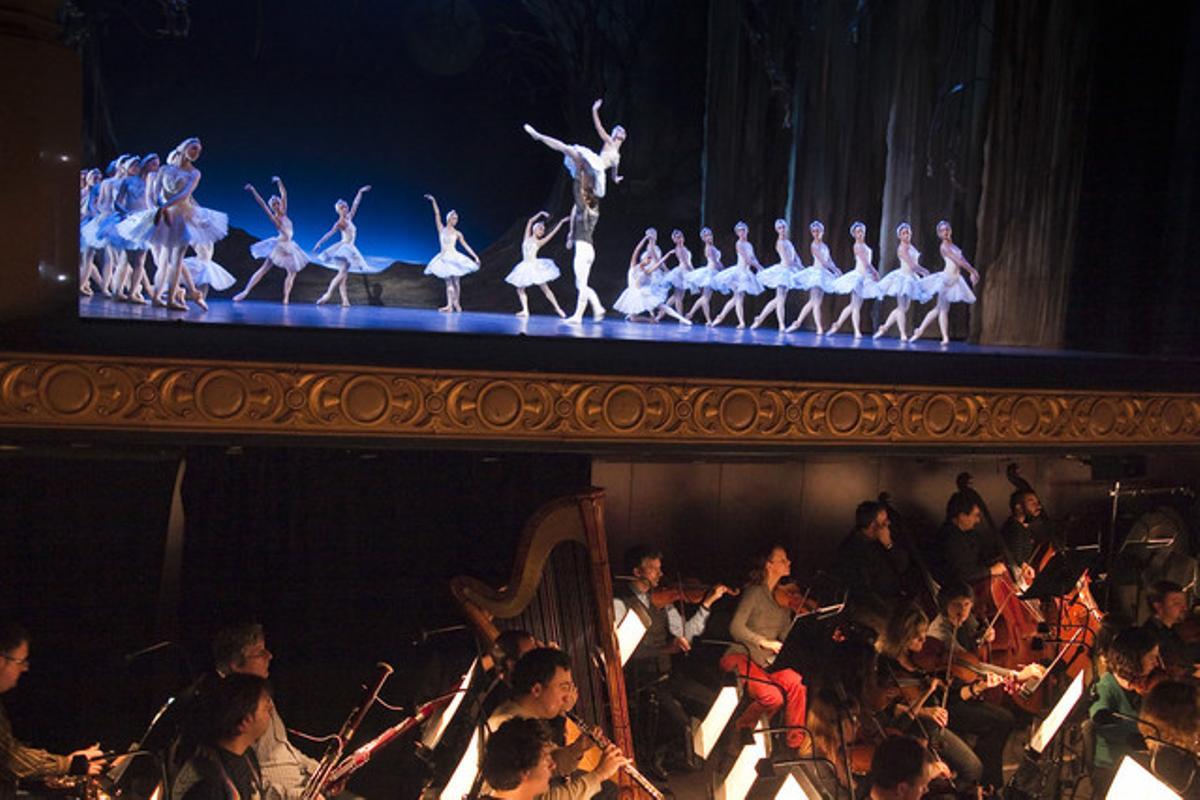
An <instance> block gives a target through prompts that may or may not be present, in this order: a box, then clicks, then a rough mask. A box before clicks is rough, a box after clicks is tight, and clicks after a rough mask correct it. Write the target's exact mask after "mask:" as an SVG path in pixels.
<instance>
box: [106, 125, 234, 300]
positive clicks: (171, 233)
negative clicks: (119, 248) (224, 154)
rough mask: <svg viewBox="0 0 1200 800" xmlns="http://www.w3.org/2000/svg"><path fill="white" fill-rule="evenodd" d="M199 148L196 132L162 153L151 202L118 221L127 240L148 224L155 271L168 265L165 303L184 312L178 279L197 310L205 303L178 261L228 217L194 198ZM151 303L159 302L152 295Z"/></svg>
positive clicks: (214, 236)
mask: <svg viewBox="0 0 1200 800" xmlns="http://www.w3.org/2000/svg"><path fill="white" fill-rule="evenodd" d="M202 152H203V148H202V146H201V144H200V140H199V139H197V138H196V137H191V138H188V139H184V140H183V141H182V142H180V143H179V145H178V146H177V147H176V148H175V149H174V150H172V151H171V155H170V156H168V157H167V164H166V166H164V167H162V168H160V169H159V170H158V175H157V179H156V180H155V181H154V182H153V183H154V194H155V197H154V201H155V202H154V204H153V206H152V207H151V208H150V209H148V210H146V211H141V212H139V213H137V214H133V215H131V216H130V217H129V218H128V219H126V220H125V221H124V222H122V223H121V224H120V226H119V227H118V232H119V233H120V234H121V235H122V236H124V237H125V238H127V239H132V240H135V241H136V240H138V239H139V237H140V236H143V235H145V227H146V225H147V222H149V224H150V225H152V226H153V232H151V233H150V234H149V238H148V240H147V244H148V246H150V247H159V248H161V255H162V258H163V262H162V263H160V265H159V269H160V271H161V270H163V269H165V270H167V273H166V274H167V275H168V276H169V285H168V287H167V306H168V308H171V309H174V310H176V311H186V310H187V303H186V302H185V301H184V300H183V299H181V298H180V296H179V284H180V281H181V280H182V281H186V283H187V284H188V290H189V294H190V295H191V298H192V299H193V300H195V301H196V304H197V305H198V306H200V307H201V308H202V309H205V310H207V309H208V304H207V303H206V302H205V300H204V296H203V295H202V294H201V293H200V291H199V290H198V289H196V286H195V284H194V283H193V282H192V279H191V273H190V272H189V271H188V268H187V266H186V265H185V264H184V263H183V257H184V254H185V253H186V252H187V249H188V247H189V246H190V247H198V246H200V245H205V244H215V243H216V242H217V241H219V240H221V239H223V238H224V237H225V235H226V233H227V232H228V229H229V218H228V217H227V216H226V215H225V214H224V213H222V212H220V211H214V210H213V209H210V208H205V207H203V206H201V205H200V204H199V203H197V202H196V199H195V197H194V194H195V191H196V187H197V186H199V185H200V178H201V175H200V170H198V169H196V166H195V162H196V161H197V160H198V159H199V158H200V154H201V153H202ZM154 301H155V302H156V303H161V302H162V301H161V299H160V298H159V297H157V296H156V297H155V298H154Z"/></svg>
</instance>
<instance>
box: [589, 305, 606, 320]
mask: <svg viewBox="0 0 1200 800" xmlns="http://www.w3.org/2000/svg"><path fill="white" fill-rule="evenodd" d="M605 313H607V312H606V311H605V310H604V309H603V308H602V309H600V310H599V311H597V312H596V313H595V314H593V315H592V321H593V322H604V315H605Z"/></svg>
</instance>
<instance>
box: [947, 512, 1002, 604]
mask: <svg viewBox="0 0 1200 800" xmlns="http://www.w3.org/2000/svg"><path fill="white" fill-rule="evenodd" d="M982 519H983V512H982V511H981V510H980V508H979V503H978V502H976V501H975V500H974V499H973V498H971V497H969V496H968V495H967V494H966V493H964V492H955V493H954V494H952V495H951V496H950V500H949V502H947V503H946V521H945V522H944V523H943V524H942V527H941V530H940V531H938V535H937V537H936V546H935V548H934V551H933V552H931V553H930V562H931V565H932V566H933V567H934V570H935V573H936V574H935V577H936V578H937V579H938V583H940V584H942V585H943V586H944V585H946V584H947V583H950V582H952V581H965V582H966V583H968V584H971V585H974V584H976V583H978V582H979V581H982V580H984V579H986V578H988V577H989V576H991V575H1003V574H1004V573H1005V572H1006V568H1005V566H1004V564H1002V563H1001V556H1000V554H999V553H998V552H996V549H995V548H994V547H993V546H991V543H989V542H987V541H985V540H984V538H983V536H982V534H981V533H980V532H979V531H978V530H977V528H978V527H979V523H980V521H981V520H982Z"/></svg>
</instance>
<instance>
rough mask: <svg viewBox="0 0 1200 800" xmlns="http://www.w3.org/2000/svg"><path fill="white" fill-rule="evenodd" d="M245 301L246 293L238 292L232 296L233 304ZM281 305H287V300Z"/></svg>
mask: <svg viewBox="0 0 1200 800" xmlns="http://www.w3.org/2000/svg"><path fill="white" fill-rule="evenodd" d="M245 299H246V292H238V293H237V294H235V295H234V296H233V302H235V303H240V302H242V301H243V300H245ZM283 304H284V305H287V300H284V301H283Z"/></svg>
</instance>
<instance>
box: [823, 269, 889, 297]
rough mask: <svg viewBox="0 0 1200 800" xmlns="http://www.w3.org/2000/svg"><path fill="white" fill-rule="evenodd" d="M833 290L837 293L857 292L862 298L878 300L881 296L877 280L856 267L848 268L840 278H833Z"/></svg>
mask: <svg viewBox="0 0 1200 800" xmlns="http://www.w3.org/2000/svg"><path fill="white" fill-rule="evenodd" d="M833 291H835V292H837V293H838V294H857V295H858V296H859V297H861V298H862V299H864V300H878V299H879V298H880V297H882V296H883V295H882V294H881V293H880V291H879V282H878V281H876V280H875V279H873V278H872V277H871V276H869V275H864V274H863V273H861V272H859V271H858V270H856V269H852V270H850V271H849V272H847V273H846V274H845V275H843V276H842V277H840V278H835V279H834V281H833Z"/></svg>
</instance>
